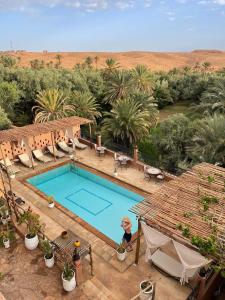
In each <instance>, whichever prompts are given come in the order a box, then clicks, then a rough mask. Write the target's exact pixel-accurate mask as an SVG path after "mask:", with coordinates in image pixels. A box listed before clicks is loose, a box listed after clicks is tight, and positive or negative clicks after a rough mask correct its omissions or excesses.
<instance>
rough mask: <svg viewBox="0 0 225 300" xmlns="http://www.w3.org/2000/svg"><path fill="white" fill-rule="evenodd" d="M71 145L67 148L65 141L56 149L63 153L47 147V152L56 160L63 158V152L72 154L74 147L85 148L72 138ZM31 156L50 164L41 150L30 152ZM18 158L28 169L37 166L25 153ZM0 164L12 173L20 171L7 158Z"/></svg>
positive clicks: (48, 158) (50, 159)
mask: <svg viewBox="0 0 225 300" xmlns="http://www.w3.org/2000/svg"><path fill="white" fill-rule="evenodd" d="M71 143H72V147H70V146H68V145H67V144H66V142H65V141H62V142H58V143H57V145H58V147H59V148H60V149H61V150H63V151H64V152H62V151H60V150H58V149H57V148H56V147H55V146H54V147H53V146H47V150H48V152H49V153H50V154H51V155H53V156H54V157H57V158H62V157H64V156H65V152H66V153H68V154H72V153H73V152H74V150H75V147H76V148H78V149H82V150H83V149H85V148H86V147H87V146H86V145H85V144H82V143H80V142H79V141H78V139H77V138H74V140H72V139H70V144H71ZM32 153H33V156H34V157H35V158H36V159H37V160H39V161H40V162H43V163H47V162H51V161H52V158H50V157H49V156H47V155H45V154H44V153H43V151H42V150H41V149H36V150H33V151H32ZM18 158H19V160H20V162H21V163H22V164H23V165H24V166H25V167H28V168H32V167H35V166H37V163H36V162H35V161H34V159H33V157H30V156H29V155H28V154H27V153H23V154H20V155H18ZM0 164H1V165H2V166H3V167H4V169H5V170H7V169H10V170H12V172H13V173H17V172H19V171H20V169H18V168H17V167H16V166H15V165H14V164H13V163H12V162H11V161H10V159H9V158H5V160H3V159H2V160H0Z"/></svg>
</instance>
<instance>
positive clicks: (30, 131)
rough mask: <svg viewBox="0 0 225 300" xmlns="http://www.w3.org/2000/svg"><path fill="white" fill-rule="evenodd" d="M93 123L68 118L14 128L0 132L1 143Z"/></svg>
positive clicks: (86, 120)
mask: <svg viewBox="0 0 225 300" xmlns="http://www.w3.org/2000/svg"><path fill="white" fill-rule="evenodd" d="M91 122H92V121H90V120H88V119H85V118H80V117H75V116H74V117H68V118H63V119H60V120H54V121H49V122H45V123H37V124H31V125H26V126H23V127H14V128H12V129H8V130H2V131H0V143H4V142H18V141H21V140H22V139H23V138H26V137H30V136H37V135H39V134H43V133H49V132H54V131H59V130H66V129H67V128H70V127H74V126H77V125H84V124H89V123H91Z"/></svg>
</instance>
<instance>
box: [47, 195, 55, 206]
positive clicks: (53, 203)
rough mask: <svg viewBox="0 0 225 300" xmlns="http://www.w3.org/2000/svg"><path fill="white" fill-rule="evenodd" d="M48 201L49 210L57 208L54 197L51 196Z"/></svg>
mask: <svg viewBox="0 0 225 300" xmlns="http://www.w3.org/2000/svg"><path fill="white" fill-rule="evenodd" d="M47 200H48V207H49V208H53V207H54V206H55V202H54V198H53V196H49V197H48V199H47Z"/></svg>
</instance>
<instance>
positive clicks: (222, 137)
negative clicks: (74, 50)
mask: <svg viewBox="0 0 225 300" xmlns="http://www.w3.org/2000/svg"><path fill="white" fill-rule="evenodd" d="M62 59H63V58H62V57H61V55H57V57H56V59H55V62H49V63H44V62H43V61H39V60H34V61H31V67H30V68H28V67H19V66H18V58H15V57H12V56H7V55H2V56H1V57H0V129H7V128H9V127H10V126H12V125H15V126H21V125H25V124H29V123H32V122H44V121H47V120H53V119H59V118H63V117H65V116H71V115H78V116H81V117H86V118H89V119H92V120H93V121H94V134H97V133H101V134H102V136H103V141H104V142H105V144H106V145H108V146H109V147H115V145H116V146H117V147H118V149H129V150H131V149H132V148H133V147H134V146H135V145H138V148H139V154H140V159H143V160H144V161H145V162H146V163H150V164H152V165H155V166H159V167H161V168H164V169H166V170H169V171H173V172H176V171H177V170H179V169H180V168H184V169H185V168H187V167H189V166H191V165H193V164H195V163H198V162H201V161H207V162H210V163H217V162H218V163H220V164H222V165H224V164H225V70H224V69H222V70H219V71H213V70H212V67H211V66H210V64H209V63H203V64H196V65H195V67H194V68H190V67H185V68H183V69H172V70H171V71H169V72H164V71H159V72H152V71H151V70H150V69H148V68H147V67H145V66H143V65H138V66H136V67H135V68H134V69H131V70H124V69H122V68H121V67H120V65H119V64H118V63H117V62H116V61H115V60H113V59H111V58H109V59H107V60H106V62H105V65H104V66H98V57H94V58H91V57H87V58H86V60H85V61H84V62H83V63H82V64H76V65H75V66H74V68H73V69H72V70H67V69H64V68H62V66H61V62H62ZM183 101H185V103H189V105H188V107H187V110H186V112H185V114H176V115H173V116H171V117H170V118H168V119H167V120H165V121H162V122H159V118H158V113H159V110H161V109H162V108H164V107H165V106H168V105H170V106H171V105H175V104H176V103H178V102H183ZM84 134H85V128H84Z"/></svg>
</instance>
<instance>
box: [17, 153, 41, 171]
mask: <svg viewBox="0 0 225 300" xmlns="http://www.w3.org/2000/svg"><path fill="white" fill-rule="evenodd" d="M18 157H19V160H20V162H21V163H22V164H23V165H24V166H25V167H28V168H32V167H35V166H37V164H36V163H35V162H34V161H33V162H32V161H31V159H30V157H29V156H28V155H27V153H24V154H20V155H18Z"/></svg>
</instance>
